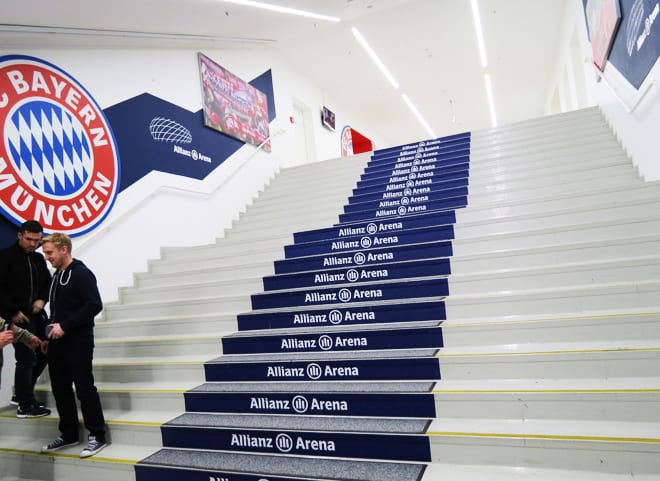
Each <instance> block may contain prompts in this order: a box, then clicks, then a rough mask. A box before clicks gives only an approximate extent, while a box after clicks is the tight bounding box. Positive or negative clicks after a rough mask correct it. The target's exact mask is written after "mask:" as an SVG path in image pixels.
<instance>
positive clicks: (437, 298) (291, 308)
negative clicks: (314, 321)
mask: <svg viewBox="0 0 660 481" xmlns="http://www.w3.org/2000/svg"><path fill="white" fill-rule="evenodd" d="M424 279H426V278H424ZM335 287H336V286H335ZM289 290H293V289H289ZM263 294H266V293H265V292H262V293H261V295H263ZM446 298H447V296H426V297H409V298H407V299H405V303H406V304H417V303H420V304H421V303H423V302H434V301H443V300H445V299H446ZM401 302H402V300H401V299H383V300H379V299H371V300H369V301H364V302H351V303H350V304H346V303H344V302H337V303H334V304H332V303H328V304H315V305H311V306H307V305H305V306H288V307H269V308H265V309H253V310H252V311H248V312H246V313H244V314H248V313H252V314H272V313H277V312H299V311H309V310H310V309H324V310H326V309H327V310H331V309H335V308H345V307H351V308H353V309H358V308H360V307H372V306H394V305H400V304H401Z"/></svg>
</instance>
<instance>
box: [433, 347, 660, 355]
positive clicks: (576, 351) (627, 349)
mask: <svg viewBox="0 0 660 481" xmlns="http://www.w3.org/2000/svg"><path fill="white" fill-rule="evenodd" d="M475 347H476V346H475ZM653 351H660V347H639V348H637V347H622V348H613V349H567V350H561V351H519V352H517V351H516V352H513V351H508V352H484V353H464V354H459V353H457V354H451V353H447V354H444V353H438V354H436V355H435V356H436V357H486V356H537V355H543V354H589V353H604V352H653Z"/></svg>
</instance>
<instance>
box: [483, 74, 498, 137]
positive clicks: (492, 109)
mask: <svg viewBox="0 0 660 481" xmlns="http://www.w3.org/2000/svg"><path fill="white" fill-rule="evenodd" d="M484 82H485V83H486V95H488V107H490V121H491V123H492V124H493V127H497V115H495V100H494V99H493V86H492V85H491V81H490V75H489V74H485V75H484Z"/></svg>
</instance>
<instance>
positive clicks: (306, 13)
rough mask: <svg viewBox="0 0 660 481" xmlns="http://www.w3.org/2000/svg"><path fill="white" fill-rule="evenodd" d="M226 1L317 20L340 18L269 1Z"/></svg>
mask: <svg viewBox="0 0 660 481" xmlns="http://www.w3.org/2000/svg"><path fill="white" fill-rule="evenodd" d="M224 1H225V2H226V3H235V4H237V5H244V6H246V7H255V8H262V9H264V10H270V11H272V12H278V13H286V14H289V15H298V16H301V17H309V18H316V19H318V20H326V21H328V22H339V21H341V18H339V17H333V16H330V15H323V14H320V13H314V12H309V11H307V10H298V9H297V8H290V7H282V6H280V5H272V4H270V3H264V2H255V1H253V0H224Z"/></svg>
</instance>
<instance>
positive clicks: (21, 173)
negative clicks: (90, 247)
mask: <svg viewBox="0 0 660 481" xmlns="http://www.w3.org/2000/svg"><path fill="white" fill-rule="evenodd" d="M0 128H2V132H3V139H2V143H1V145H0V210H2V212H3V213H4V214H5V215H6V216H8V217H9V218H10V219H11V220H12V221H14V222H16V223H18V224H20V223H21V222H24V221H26V220H29V219H35V220H37V221H39V222H40V223H41V224H42V225H43V226H44V229H45V230H46V232H55V231H57V232H65V233H67V234H69V235H71V236H76V235H81V234H84V233H86V232H88V231H90V230H91V229H93V228H94V227H95V226H97V225H98V224H99V223H100V222H101V221H102V220H103V219H104V218H105V216H106V215H108V213H109V212H110V210H111V209H112V206H113V204H114V201H115V198H116V196H117V192H118V189H119V179H120V176H119V153H118V150H117V145H116V142H115V138H114V135H113V133H112V130H111V129H110V125H109V123H108V120H107V119H106V118H105V115H104V114H103V110H101V108H100V107H99V106H98V104H97V103H96V101H95V100H94V99H93V98H92V96H91V95H90V94H89V93H88V92H87V91H86V90H85V88H84V87H83V86H82V85H80V84H79V83H78V82H77V81H76V80H75V79H74V78H72V77H71V76H70V75H69V74H67V73H66V72H64V71H63V70H61V69H60V68H58V67H56V66H55V65H52V64H50V63H48V62H45V61H43V60H40V59H38V58H34V57H27V56H20V55H11V56H5V57H0Z"/></svg>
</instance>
